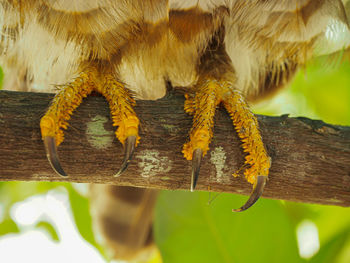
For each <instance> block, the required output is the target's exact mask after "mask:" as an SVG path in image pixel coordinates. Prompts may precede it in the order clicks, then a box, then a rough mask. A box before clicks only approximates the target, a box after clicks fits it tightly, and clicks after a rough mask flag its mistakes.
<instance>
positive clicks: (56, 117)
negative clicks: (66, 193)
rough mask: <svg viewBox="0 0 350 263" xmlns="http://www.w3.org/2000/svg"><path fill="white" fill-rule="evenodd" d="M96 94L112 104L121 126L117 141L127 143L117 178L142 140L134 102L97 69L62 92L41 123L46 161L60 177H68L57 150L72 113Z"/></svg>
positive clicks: (116, 123)
mask: <svg viewBox="0 0 350 263" xmlns="http://www.w3.org/2000/svg"><path fill="white" fill-rule="evenodd" d="M93 90H95V91H97V92H99V93H101V94H102V95H103V96H104V97H105V98H106V99H107V101H108V102H109V106H110V111H111V115H112V119H113V126H118V129H117V131H116V137H117V138H118V140H119V141H120V142H121V143H122V144H123V145H124V144H125V142H126V146H125V155H124V160H123V163H122V165H121V168H120V170H119V171H118V172H117V174H116V175H115V176H119V175H120V174H121V173H122V172H123V171H125V169H126V168H127V166H128V164H129V162H130V160H131V158H132V155H133V152H134V149H135V147H136V146H137V144H138V141H139V139H140V137H139V136H138V125H139V120H138V118H137V116H136V114H135V112H134V110H133V108H132V107H133V106H134V105H135V101H134V100H133V98H132V97H131V95H130V93H129V91H128V90H126V89H125V88H124V86H123V85H122V84H121V83H119V82H118V81H117V80H115V79H114V78H113V76H112V75H111V74H100V75H99V74H98V72H97V71H96V70H94V69H89V70H86V71H84V72H82V73H81V74H80V75H79V76H78V77H77V78H76V79H75V80H74V81H73V82H71V83H69V84H67V85H65V86H64V87H62V88H61V89H60V91H59V92H58V93H57V94H56V96H55V98H54V99H53V101H52V104H51V106H50V107H49V109H48V111H47V112H46V114H45V116H44V117H42V118H41V121H40V128H41V135H42V138H43V141H44V145H45V150H46V155H47V158H48V160H49V162H50V164H51V166H52V168H53V169H54V170H55V172H56V173H57V174H59V175H61V176H66V175H67V174H66V173H65V172H64V170H63V168H62V166H61V164H60V161H59V158H58V154H57V146H59V145H60V144H61V143H62V142H63V140H64V133H63V129H67V127H68V120H69V119H70V117H71V115H72V113H73V111H74V110H75V109H76V108H77V107H78V106H79V105H80V103H81V102H82V100H83V98H85V97H87V96H88V95H89V94H90V93H91V92H92V91H93Z"/></svg>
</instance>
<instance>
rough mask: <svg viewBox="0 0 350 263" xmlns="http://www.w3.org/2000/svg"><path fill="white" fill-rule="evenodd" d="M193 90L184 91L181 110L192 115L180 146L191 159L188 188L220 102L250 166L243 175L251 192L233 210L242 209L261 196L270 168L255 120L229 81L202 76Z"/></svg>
mask: <svg viewBox="0 0 350 263" xmlns="http://www.w3.org/2000/svg"><path fill="white" fill-rule="evenodd" d="M195 90H196V92H195V94H194V95H189V94H186V102H185V111H186V112H187V113H190V114H192V115H194V118H193V126H192V129H191V132H190V141H189V142H187V143H186V144H185V145H184V148H183V153H184V156H185V158H186V159H187V160H192V162H193V164H192V165H193V166H192V180H191V190H193V189H194V188H195V186H196V182H197V178H198V175H199V168H200V162H201V158H202V156H204V155H205V154H206V152H207V151H208V149H209V144H210V141H211V139H212V137H213V131H212V129H213V126H214V122H213V118H214V115H215V109H216V107H217V106H218V105H219V104H220V103H222V104H223V106H224V107H225V108H226V110H227V111H228V113H229V114H230V115H231V118H232V120H233V125H234V126H235V129H236V131H237V133H238V136H239V138H240V139H241V141H242V146H243V149H244V152H246V153H247V156H246V158H245V159H246V161H245V164H247V165H249V166H250V167H249V168H248V169H247V170H246V171H245V173H244V174H245V176H246V179H247V181H248V182H250V183H252V184H253V185H254V186H253V192H252V194H251V196H250V198H249V200H248V201H247V202H246V204H245V205H243V206H242V207H241V208H240V209H236V210H234V211H236V212H239V211H243V210H246V209H247V208H249V207H250V206H252V205H253V204H254V203H255V202H256V201H257V200H258V199H259V197H260V196H261V194H262V192H263V190H264V186H265V183H266V180H267V176H268V173H269V168H270V157H269V156H268V154H267V152H266V150H265V147H264V144H263V142H262V138H261V135H260V132H259V126H258V122H257V119H256V117H255V116H254V114H253V113H252V112H251V111H250V110H249V107H248V105H247V103H246V102H245V100H244V98H243V96H242V95H241V94H240V93H239V92H237V91H235V90H234V89H233V88H232V85H231V83H230V82H227V81H222V80H221V81H217V80H215V79H206V80H205V81H201V82H199V83H198V84H197V87H196V88H195Z"/></svg>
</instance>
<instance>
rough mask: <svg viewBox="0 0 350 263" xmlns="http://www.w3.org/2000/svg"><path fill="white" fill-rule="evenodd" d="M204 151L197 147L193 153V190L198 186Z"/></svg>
mask: <svg viewBox="0 0 350 263" xmlns="http://www.w3.org/2000/svg"><path fill="white" fill-rule="evenodd" d="M202 156H203V151H202V150H201V149H195V150H194V151H193V154H192V174H191V192H193V191H194V189H195V188H196V184H197V180H198V176H199V170H200V168H201V161H202Z"/></svg>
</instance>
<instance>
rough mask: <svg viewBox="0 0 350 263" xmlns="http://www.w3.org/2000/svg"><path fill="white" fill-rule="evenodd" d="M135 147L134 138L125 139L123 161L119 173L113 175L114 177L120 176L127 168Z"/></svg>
mask: <svg viewBox="0 0 350 263" xmlns="http://www.w3.org/2000/svg"><path fill="white" fill-rule="evenodd" d="M135 145H136V136H129V137H128V138H126V146H125V153H124V160H123V163H122V166H121V167H120V169H119V171H118V172H117V173H116V174H115V175H114V177H118V176H120V175H121V174H122V173H123V172H124V171H125V170H126V168H128V165H129V163H130V161H131V159H132V155H133V154H134V151H135Z"/></svg>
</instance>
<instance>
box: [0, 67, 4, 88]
mask: <svg viewBox="0 0 350 263" xmlns="http://www.w3.org/2000/svg"><path fill="white" fill-rule="evenodd" d="M3 79H4V72H3V71H2V68H1V67H0V90H1V89H2V80H3Z"/></svg>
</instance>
